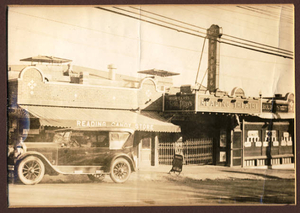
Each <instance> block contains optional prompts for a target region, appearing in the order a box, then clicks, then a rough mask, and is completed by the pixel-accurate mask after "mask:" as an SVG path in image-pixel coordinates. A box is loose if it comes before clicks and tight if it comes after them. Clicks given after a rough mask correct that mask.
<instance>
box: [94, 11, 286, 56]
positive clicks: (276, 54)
mask: <svg viewBox="0 0 300 213" xmlns="http://www.w3.org/2000/svg"><path fill="white" fill-rule="evenodd" d="M96 8H97V9H102V10H105V11H108V12H112V13H116V14H119V15H123V16H127V17H130V18H134V19H137V20H141V21H145V22H148V23H151V24H155V25H158V26H161V27H165V28H168V29H171V30H176V31H178V32H183V33H187V34H190V35H194V36H198V37H201V38H205V37H203V36H200V35H198V34H194V33H190V32H186V31H183V30H179V29H176V28H173V27H169V26H166V25H162V24H158V23H155V22H152V21H148V20H145V19H141V18H139V17H134V16H131V15H127V14H124V13H120V12H117V11H114V10H109V9H106V8H102V7H96ZM189 30H191V31H195V30H192V29H189ZM196 32H198V31H196ZM223 40H227V41H230V42H236V43H239V44H242V45H247V46H252V47H255V48H260V49H264V50H269V51H272V52H278V53H283V52H281V51H275V50H270V49H267V48H262V47H258V46H255V45H250V44H245V43H242V42H237V41H232V40H230V39H223ZM218 42H220V43H224V44H228V45H233V46H236V47H240V48H245V49H248V50H253V51H257V52H261V53H266V54H271V55H275V56H281V57H284V58H289V59H292V57H290V56H291V54H289V56H287V55H281V54H278V53H272V52H267V51H263V50H258V49H254V48H250V47H245V46H241V45H237V44H233V43H228V42H224V41H219V40H218ZM283 54H288V53H283Z"/></svg>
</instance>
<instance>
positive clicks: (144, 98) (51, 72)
mask: <svg viewBox="0 0 300 213" xmlns="http://www.w3.org/2000/svg"><path fill="white" fill-rule="evenodd" d="M110 68H111V66H110ZM68 69H70V66H63V65H47V66H45V65H34V66H27V67H23V68H21V71H20V70H19V71H18V70H14V69H12V68H11V73H9V76H10V78H9V82H8V85H9V86H8V93H9V97H8V100H9V102H8V143H13V142H14V140H16V137H17V136H18V135H22V136H23V137H24V138H25V142H26V141H28V142H34V141H45V142H50V141H52V137H53V134H54V131H55V130H56V129H59V128H68V127H72V128H73V127H124V128H131V129H133V130H134V131H135V139H134V143H135V144H134V145H135V155H136V157H137V159H138V161H137V164H138V165H137V166H150V165H152V166H155V165H157V164H158V144H159V143H160V140H162V139H165V138H173V139H174V140H176V137H179V136H177V135H178V133H179V132H180V127H179V126H176V125H174V124H172V123H170V122H168V121H167V120H168V118H166V117H164V116H163V115H162V106H163V94H164V86H165V85H168V84H170V80H169V79H166V80H165V79H162V78H161V79H160V78H155V79H154V78H144V79H133V78H128V76H120V75H119V76H117V75H116V74H115V73H114V72H113V71H112V70H110V72H106V73H105V72H104V73H102V74H101V73H100V74H99V73H97V72H96V71H94V73H89V72H88V71H89V70H88V69H86V70H85V71H82V70H84V69H83V68H80V69H78V70H80V71H78V70H76V67H73V70H68ZM66 70H68V73H67V74H68V75H66ZM95 72H96V73H95ZM14 76H15V77H14ZM166 135H169V136H170V137H169V136H167V137H166Z"/></svg>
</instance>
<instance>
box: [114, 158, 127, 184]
mask: <svg viewBox="0 0 300 213" xmlns="http://www.w3.org/2000/svg"><path fill="white" fill-rule="evenodd" d="M130 173H131V167H130V165H129V163H128V161H127V160H126V159H124V158H117V159H116V160H115V161H114V162H113V163H112V165H111V171H110V177H111V179H112V180H113V181H114V182H115V183H124V182H125V181H127V180H128V178H129V176H130Z"/></svg>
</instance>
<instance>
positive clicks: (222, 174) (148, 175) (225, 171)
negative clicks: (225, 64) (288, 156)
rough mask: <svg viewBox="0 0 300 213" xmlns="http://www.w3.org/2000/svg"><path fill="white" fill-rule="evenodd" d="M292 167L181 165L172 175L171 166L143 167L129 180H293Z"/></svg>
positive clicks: (293, 171)
mask: <svg viewBox="0 0 300 213" xmlns="http://www.w3.org/2000/svg"><path fill="white" fill-rule="evenodd" d="M293 166H294V165H289V166H288V167H286V168H285V167H278V168H273V169H268V168H241V167H224V166H213V165H203V166H198V165H183V168H182V172H181V173H180V174H179V175H178V173H176V174H174V173H173V172H171V174H169V173H168V172H169V171H170V170H171V168H172V166H171V165H159V166H154V167H143V168H140V169H139V170H138V171H137V172H135V173H132V175H131V177H130V179H131V180H134V179H140V180H152V181H155V180H164V179H170V178H171V179H176V178H177V179H178V178H181V179H183V178H187V179H193V180H216V179H223V180H224V179H254V180H260V179H294V178H295V176H296V175H295V169H294V168H293Z"/></svg>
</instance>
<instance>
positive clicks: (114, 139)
mask: <svg viewBox="0 0 300 213" xmlns="http://www.w3.org/2000/svg"><path fill="white" fill-rule="evenodd" d="M128 137H129V133H128V132H112V133H111V134H110V146H109V147H110V149H121V148H122V146H123V144H124V143H125V142H126V140H127V139H128Z"/></svg>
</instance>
